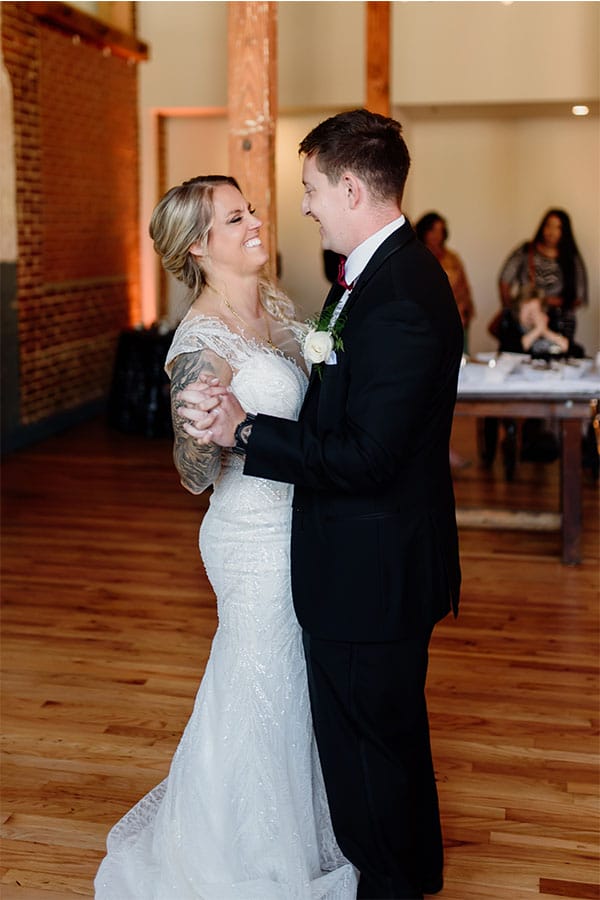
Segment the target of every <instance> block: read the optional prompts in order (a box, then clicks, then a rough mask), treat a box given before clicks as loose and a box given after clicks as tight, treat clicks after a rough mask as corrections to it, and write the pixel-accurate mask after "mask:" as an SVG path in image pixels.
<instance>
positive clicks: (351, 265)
mask: <svg viewBox="0 0 600 900" xmlns="http://www.w3.org/2000/svg"><path fill="white" fill-rule="evenodd" d="M405 221H406V219H405V218H404V216H403V215H400V216H399V217H398V218H397V219H394V221H393V222H388V224H387V225H384V226H383V228H380V229H379V231H376V232H375V234H372V235H371V236H370V237H368V238H367V239H366V241H363V242H362V244H359V245H358V247H355V248H354V250H353V251H352V253H351V254H350V256H349V257H348V259H347V260H346V265H345V276H344V277H345V280H346V284H353V283H354V282H355V281H356V279H357V278H358V276H359V275H360V274H361V272H362V271H363V269H365V268H366V266H367V263H368V262H369V260H370V259H371V257H372V256H373V254H374V253H375V251H376V250H377V249H378V247H380V246H381V244H383V242H384V241H385V240H386V238H389V236H390V234H393V233H394V231H397V230H398V229H399V228H402V226H403V225H404V222H405ZM349 296H350V291H344V293H343V294H342V296H341V297H340V299H339V302H338V305H337V306H336V308H335V309H334V311H333V313H332V315H331V321H330V323H329V327H330V328H333V326H334V325H335V323H336V322H337V320H338V319H339V317H340V313H341V312H342V310H343V308H344V306H345V305H346V302H347V300H348V297H349ZM327 362H329V360H327Z"/></svg>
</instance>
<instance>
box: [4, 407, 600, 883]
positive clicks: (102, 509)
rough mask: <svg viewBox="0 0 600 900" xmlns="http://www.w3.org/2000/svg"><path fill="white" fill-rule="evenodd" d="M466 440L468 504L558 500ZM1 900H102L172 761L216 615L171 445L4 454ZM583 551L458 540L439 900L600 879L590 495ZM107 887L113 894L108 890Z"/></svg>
mask: <svg viewBox="0 0 600 900" xmlns="http://www.w3.org/2000/svg"><path fill="white" fill-rule="evenodd" d="M457 427H458V428H459V429H460V430H459V431H458V432H457V434H456V436H455V442H454V443H455V448H456V449H458V450H460V451H461V452H462V453H463V455H466V456H469V457H471V459H472V460H473V464H472V465H471V466H470V467H468V468H466V469H464V470H462V471H461V472H460V473H459V475H458V476H457V480H456V492H457V498H458V500H459V503H460V504H461V505H468V506H473V505H481V504H483V505H485V506H487V507H493V506H502V505H503V504H505V503H506V502H507V501H509V500H512V503H513V504H514V505H516V506H521V505H523V506H527V507H529V508H532V509H539V510H553V509H556V504H557V501H558V467H557V463H554V464H551V465H537V466H536V465H534V464H531V463H528V464H525V463H523V464H522V465H520V466H519V468H518V471H517V478H516V481H515V482H513V483H512V484H507V483H506V482H505V481H504V480H503V477H502V472H501V466H500V464H499V463H496V466H495V468H494V470H493V471H492V472H487V471H484V470H482V469H480V468H479V466H478V465H477V464H476V461H475V437H474V423H473V422H470V421H469V420H462V421H461V422H460V423H459V424H458V426H457ZM3 491H4V513H3V528H4V539H3V568H4V575H3V594H4V618H3V632H2V664H3V669H4V676H3V685H2V686H3V711H2V712H3V715H2V730H3V734H4V751H5V754H4V761H3V765H2V804H3V805H2V825H3V832H4V845H3V852H2V857H1V870H0V884H1V891H0V896H1V897H2V898H3V900H16V898H19V900H68V898H71V897H73V896H80V897H92V896H93V889H92V880H93V877H94V873H95V870H96V868H97V866H98V863H99V861H100V859H101V857H102V855H103V846H104V839H105V836H106V832H107V830H108V828H109V826H110V825H111V824H113V823H114V822H115V821H116V820H117V819H118V818H119V817H120V816H121V815H122V814H123V813H124V812H125V811H126V810H127V809H128V808H129V807H130V806H131V805H132V804H133V803H134V802H135V801H136V800H137V799H138V798H139V797H140V796H141V795H142V794H144V792H146V791H147V790H148V789H149V788H151V787H152V786H154V785H155V784H156V783H157V782H159V781H160V780H161V779H162V778H163V777H164V776H165V775H166V773H167V771H168V766H169V761H170V758H171V755H172V753H173V751H174V749H175V747H176V745H177V742H178V739H179V736H180V734H181V731H182V729H183V727H184V724H185V722H186V719H187V717H188V715H189V713H190V711H191V706H192V702H193V698H194V695H195V692H196V689H197V686H198V682H199V679H200V676H201V673H202V670H203V667H204V665H205V662H206V659H207V654H208V651H209V647H210V641H211V636H212V634H213V631H214V628H215V624H216V620H215V609H214V602H213V599H212V596H211V592H210V589H209V587H208V585H207V582H206V578H205V575H204V573H203V569H202V566H201V563H200V560H199V557H198V555H197V551H196V533H197V529H198V525H199V521H200V518H201V515H202V511H203V509H204V508H205V499H204V498H194V497H192V496H190V495H188V494H187V493H186V492H185V491H184V490H183V489H182V488H180V487H179V485H178V481H177V478H176V475H175V473H174V469H173V467H172V464H171V459H170V444H169V442H168V441H165V440H145V439H143V438H134V437H125V436H123V435H119V434H117V433H115V432H110V431H108V430H107V429H105V427H104V425H103V423H102V422H94V423H90V424H88V425H85V426H82V427H79V428H77V429H75V430H72V431H70V432H68V433H66V434H64V435H61V436H58V437H55V438H52V439H50V440H48V441H46V442H44V443H42V444H40V445H38V446H35V447H33V448H31V449H27V450H25V451H21V452H19V453H16V454H13V455H12V456H10V457H9V458H8V459H7V460H6V461H5V462H4V465H3ZM584 516H585V520H584V525H585V533H584V562H583V565H581V566H579V567H573V568H566V567H564V566H562V565H561V564H560V562H559V561H558V560H559V550H560V545H559V538H558V535H555V534H552V533H539V534H529V533H522V532H521V533H517V532H504V533H498V532H489V531H486V532H483V531H464V532H463V533H462V535H461V539H462V561H463V571H464V590H463V596H462V612H461V615H460V617H459V619H458V620H457V621H456V622H455V621H451V620H448V621H445V622H443V623H442V624H441V625H440V626H438V628H437V629H436V632H435V635H434V640H433V645H432V654H431V669H430V677H429V691H428V694H429V704H430V714H431V725H432V742H433V750H434V757H435V762H436V770H437V773H438V779H439V790H440V800H441V808H442V816H443V825H444V833H445V842H446V846H447V867H446V887H445V889H444V891H443V893H442V894H441V895H440V897H442V898H444V900H479V898H481V900H483V898H495V900H519V898H523V900H527V898H533V897H544V898H565V897H571V898H582V897H584V898H591V897H598V896H600V892H599V889H598V881H599V879H598V873H599V867H598V855H597V851H598V737H597V717H598V683H597V676H598V610H597V604H598V488H597V485H594V484H593V483H592V481H591V480H590V479H589V478H586V482H585V484H584ZM114 900H121V898H117V897H115V898H114Z"/></svg>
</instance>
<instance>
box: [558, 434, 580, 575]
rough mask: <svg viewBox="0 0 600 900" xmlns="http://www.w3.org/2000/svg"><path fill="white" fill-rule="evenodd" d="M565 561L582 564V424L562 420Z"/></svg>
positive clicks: (561, 464)
mask: <svg viewBox="0 0 600 900" xmlns="http://www.w3.org/2000/svg"><path fill="white" fill-rule="evenodd" d="M560 492H561V512H562V528H561V530H562V561H563V562H564V563H566V564H567V565H571V566H573V565H577V563H580V562H581V422H580V421H579V419H563V420H562V448H561V458H560Z"/></svg>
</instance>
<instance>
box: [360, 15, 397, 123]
mask: <svg viewBox="0 0 600 900" xmlns="http://www.w3.org/2000/svg"><path fill="white" fill-rule="evenodd" d="M390 6H391V4H390V3H388V2H384V0H381V2H370V0H369V2H367V104H366V106H367V109H368V110H370V111H371V112H374V113H380V114H381V115H382V116H389V114H390Z"/></svg>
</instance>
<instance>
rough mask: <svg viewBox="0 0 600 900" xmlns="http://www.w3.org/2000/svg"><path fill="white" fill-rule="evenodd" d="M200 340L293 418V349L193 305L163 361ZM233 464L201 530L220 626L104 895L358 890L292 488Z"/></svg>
mask: <svg viewBox="0 0 600 900" xmlns="http://www.w3.org/2000/svg"><path fill="white" fill-rule="evenodd" d="M288 338H289V347H290V351H289V352H290V355H292V351H291V347H292V342H293V343H294V346H295V355H296V357H297V353H298V347H297V342H296V339H295V337H294V334H293V332H292V330H289V331H288ZM278 343H279V344H280V346H282V345H281V341H278ZM203 347H206V348H209V349H211V350H213V351H214V352H216V353H217V354H218V355H219V356H221V357H223V358H224V359H226V360H227V362H228V363H229V364H230V366H231V368H232V370H233V373H234V377H233V380H232V389H233V390H234V391H235V394H236V395H237V397H238V398H239V400H240V402H241V404H242V406H243V407H244V408H245V409H247V410H248V411H250V412H265V413H269V414H271V415H276V416H283V417H286V418H296V417H297V416H298V413H299V410H300V406H301V403H302V398H303V394H304V391H305V389H306V375H305V374H304V372H303V371H302V370H301V368H300V367H299V366H298V365H297V363H296V362H295V361H294V359H292V358H290V355H287V353H284V352H278V351H274V350H272V349H270V348H267V347H266V346H262V345H260V344H258V343H256V342H253V341H248V340H246V339H244V338H243V337H242V336H241V335H238V334H234V333H233V332H231V331H229V330H228V329H227V328H226V326H225V325H224V324H223V323H222V322H220V321H219V320H218V319H213V318H210V317H205V316H194V317H192V318H189V319H187V320H184V322H183V323H182V324H181V325H180V326H179V328H178V330H177V333H176V335H175V338H174V341H173V344H172V347H171V349H170V351H169V356H168V358H167V366H168V364H169V362H171V361H172V360H173V359H174V358H175V356H177V355H179V354H180V353H186V352H193V351H196V350H199V349H201V348H203ZM284 349H285V348H284ZM242 468H243V459H242V458H240V457H237V456H235V455H233V454H231V453H229V452H225V453H224V454H223V465H222V470H221V475H220V476H219V478H218V480H217V483H216V484H215V486H214V491H213V493H212V496H211V498H210V507H209V510H208V511H207V513H206V515H205V517H204V520H203V523H202V527H201V529H200V549H201V553H202V558H203V561H204V564H205V567H206V571H207V574H208V577H209V579H210V581H211V584H212V586H213V588H214V591H215V594H216V596H217V608H218V615H219V626H218V629H217V632H216V635H215V638H214V641H213V644H212V649H211V653H210V658H209V660H208V664H207V666H206V671H205V674H204V677H203V679H202V682H201V685H200V689H199V691H198V695H197V697H196V702H195V705H194V710H193V712H192V715H191V718H190V720H189V722H188V724H187V726H186V728H185V731H184V734H183V736H182V739H181V742H180V744H179V746H178V748H177V751H176V753H175V755H174V757H173V760H172V763H171V768H170V772H169V775H168V777H167V778H166V779H165V781H163V782H162V783H161V784H160V785H159V786H158V787H156V788H155V789H154V790H152V791H151V792H150V793H149V794H148V795H147V796H146V797H144V798H143V799H142V800H141V801H140V802H139V803H138V804H137V805H136V806H135V807H134V808H133V809H132V810H130V812H129V813H127V814H126V815H125V817H124V818H123V819H122V820H121V821H120V822H118V823H117V824H116V825H115V826H114V828H113V829H112V831H111V832H110V834H109V836H108V839H107V848H108V851H107V855H106V857H105V858H104V860H103V862H102V864H101V866H100V869H99V871H98V874H97V876H96V880H95V889H96V898H97V900H354V898H355V896H356V873H355V871H354V869H353V867H352V866H351V865H350V863H349V862H348V861H347V860H346V859H345V858H344V857H343V855H342V853H341V851H340V849H339V848H338V846H337V843H336V840H335V837H334V834H333V829H332V826H331V821H330V818H329V810H328V806H327V800H326V795H325V788H324V785H323V779H322V775H321V769H320V764H319V760H318V756H317V750H316V745H315V741H314V737H313V733H312V721H311V715H310V706H309V698H308V688H307V682H306V671H305V663H304V656H303V650H302V640H301V631H300V628H299V626H298V624H297V622H296V619H295V616H294V610H293V606H292V598H291V588H290V575H289V542H290V527H291V491H292V488H291V486H290V485H286V484H280V483H276V482H272V481H267V480H265V479H260V478H251V477H248V476H245V475H243V474H242Z"/></svg>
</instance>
